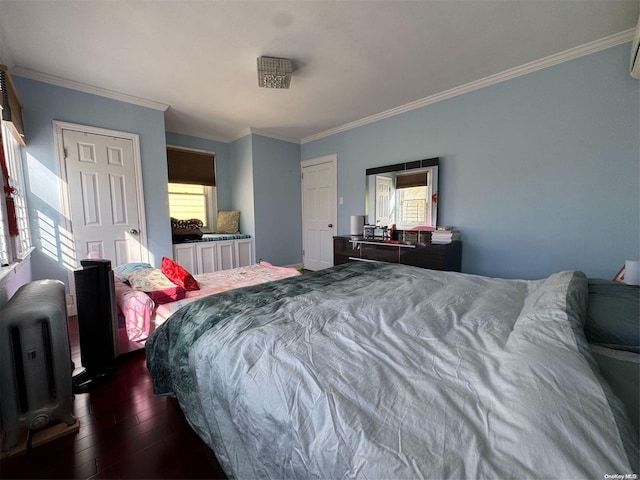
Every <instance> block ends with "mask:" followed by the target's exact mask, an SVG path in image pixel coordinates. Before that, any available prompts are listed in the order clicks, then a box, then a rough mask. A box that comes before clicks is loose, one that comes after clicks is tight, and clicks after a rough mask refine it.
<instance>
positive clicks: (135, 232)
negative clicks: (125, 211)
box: [129, 228, 140, 235]
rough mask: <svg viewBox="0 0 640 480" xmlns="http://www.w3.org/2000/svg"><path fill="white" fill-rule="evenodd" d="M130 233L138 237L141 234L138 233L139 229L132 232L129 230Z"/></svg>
mask: <svg viewBox="0 0 640 480" xmlns="http://www.w3.org/2000/svg"><path fill="white" fill-rule="evenodd" d="M129 233H131V234H132V235H138V233H140V232H138V230H137V229H135V228H132V229H131V230H129Z"/></svg>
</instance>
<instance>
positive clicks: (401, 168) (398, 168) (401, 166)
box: [365, 157, 440, 230]
mask: <svg viewBox="0 0 640 480" xmlns="http://www.w3.org/2000/svg"><path fill="white" fill-rule="evenodd" d="M439 165H440V157H434V158H427V159H424V160H414V161H411V162H405V163H395V164H393V165H384V166H382V167H373V168H367V169H366V170H365V174H366V182H367V184H366V188H365V192H366V193H365V223H369V221H370V218H369V215H370V214H371V211H372V208H373V212H375V205H370V204H369V202H370V201H371V198H370V197H371V196H372V195H373V197H374V200H373V201H375V193H372V192H370V188H369V187H370V181H369V178H370V177H369V176H370V175H380V174H383V173H396V174H398V173H410V171H412V170H419V169H424V170H431V172H432V179H433V191H432V196H435V198H436V201H435V202H431V209H432V210H431V221H432V225H425V227H428V228H429V229H433V230H435V228H436V225H437V222H438V203H439V202H438V200H439V198H438V197H439V195H438V183H439V181H438V174H439V168H438V167H439ZM374 214H375V213H374ZM398 228H400V227H398ZM419 230H422V229H419Z"/></svg>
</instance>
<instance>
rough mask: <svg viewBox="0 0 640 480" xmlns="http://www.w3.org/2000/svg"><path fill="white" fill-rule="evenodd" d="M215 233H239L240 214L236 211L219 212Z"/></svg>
mask: <svg viewBox="0 0 640 480" xmlns="http://www.w3.org/2000/svg"><path fill="white" fill-rule="evenodd" d="M216 233H240V212H239V211H238V210H230V211H224V210H222V211H219V212H218V225H217V227H216Z"/></svg>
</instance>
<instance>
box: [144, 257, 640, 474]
mask: <svg viewBox="0 0 640 480" xmlns="http://www.w3.org/2000/svg"><path fill="white" fill-rule="evenodd" d="M629 288H632V289H633V288H634V287H629ZM634 296H635V297H634ZM634 298H635V301H636V304H637V288H636V289H635V290H631V300H632V302H633V300H634ZM590 299H591V295H590V281H589V280H588V279H587V278H586V277H585V276H584V274H582V273H580V272H560V273H557V274H554V275H551V276H550V277H548V278H546V279H543V280H535V281H525V280H502V279H494V278H487V277H481V276H474V275H468V274H461V273H453V272H438V271H432V270H426V269H419V268H415V267H408V266H403V265H396V264H380V263H360V262H354V263H349V264H345V265H340V266H338V267H333V268H330V269H327V270H323V271H319V272H315V273H310V274H305V275H301V276H299V275H296V276H292V277H290V278H283V279H280V280H276V281H271V282H268V283H263V284H260V285H253V286H247V287H245V288H238V289H233V290H228V291H225V292H222V293H219V294H217V295H210V296H201V297H200V298H198V299H197V301H191V302H189V303H187V304H186V305H182V308H180V309H179V310H177V311H176V310H175V309H172V313H173V314H172V315H171V316H170V318H169V319H168V320H167V321H166V322H164V323H163V324H162V325H160V326H159V327H157V329H156V330H155V331H154V332H153V333H152V334H151V336H150V337H149V338H148V340H147V342H146V350H147V365H148V368H149V371H150V372H151V375H152V380H153V387H154V392H155V393H156V394H158V395H171V396H175V397H177V399H178V401H179V403H180V406H181V408H182V410H183V411H184V413H185V416H186V418H187V420H188V421H189V423H190V424H191V426H192V427H193V428H194V430H195V431H196V432H197V433H198V434H199V435H200V437H201V438H202V439H203V440H204V441H205V442H206V443H207V444H208V445H209V446H210V447H211V448H212V449H213V451H214V452H215V453H216V455H217V457H218V459H219V461H220V464H221V465H222V467H223V468H224V470H225V472H227V474H228V475H229V476H230V477H236V478H323V479H324V478H344V477H359V478H376V479H377V478H613V477H607V475H623V476H624V475H625V474H637V473H638V471H639V470H638V463H639V460H638V441H637V432H636V430H635V428H634V422H633V421H631V420H630V416H629V414H628V410H629V408H630V407H629V405H627V406H625V404H624V403H623V401H622V400H621V399H620V398H618V396H616V393H615V392H614V391H613V389H612V388H611V386H610V385H609V383H608V382H607V381H605V379H604V378H603V376H602V372H601V370H600V369H599V367H598V364H597V363H596V361H595V359H594V355H593V354H592V351H591V349H590V346H589V344H588V343H587V339H586V337H585V333H584V331H585V328H584V327H585V322H586V321H587V317H588V312H589V308H590V302H591V300H590ZM634 322H635V325H636V330H637V322H638V319H637V316H636V318H635V319H631V323H632V325H633V324H634ZM632 330H633V326H632ZM632 335H633V331H632ZM623 336H624V335H623ZM634 342H635V343H636V346H633V345H632V346H631V347H630V348H627V347H628V345H622V347H621V350H620V352H621V353H620V354H621V355H622V356H623V357H624V356H625V355H627V356H629V355H630V357H629V358H631V360H629V358H625V359H624V361H625V362H627V366H629V365H631V368H630V369H629V372H630V373H628V374H627V376H626V377H623V378H622V380H621V382H622V384H623V385H627V384H628V383H629V382H631V385H632V388H631V391H633V385H635V389H636V390H637V385H638V373H637V372H638V368H637V366H638V364H637V356H638V351H637V343H638V342H637V339H635V340H633V341H632V342H631V343H634ZM614 343H615V340H614ZM622 343H623V344H624V343H625V342H624V341H623V342H622ZM610 347H612V345H607V346H606V347H602V349H603V350H604V351H608V350H609V349H610ZM614 348H615V346H614ZM634 349H636V350H635V351H634ZM628 350H631V352H630V351H628ZM600 354H602V351H601V352H600ZM634 359H635V360H634ZM616 361H617V360H616ZM629 362H630V363H629ZM634 362H635V363H634ZM612 369H613V371H616V372H620V371H621V369H620V368H618V366H617V364H616V363H615V362H614V366H613V367H612ZM631 408H632V407H631ZM636 409H637V405H636ZM635 420H636V421H637V416H636V417H635ZM627 478H633V477H627Z"/></svg>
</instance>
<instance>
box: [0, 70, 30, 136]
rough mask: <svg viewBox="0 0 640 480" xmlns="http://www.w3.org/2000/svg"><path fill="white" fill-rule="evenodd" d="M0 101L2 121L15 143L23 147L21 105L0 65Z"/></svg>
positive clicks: (7, 71) (5, 71)
mask: <svg viewBox="0 0 640 480" xmlns="http://www.w3.org/2000/svg"><path fill="white" fill-rule="evenodd" d="M0 101H1V103H2V120H3V121H4V122H5V125H6V126H7V127H8V128H9V130H10V132H11V134H12V135H13V136H14V137H15V139H16V141H17V142H18V143H19V144H20V145H23V146H24V145H25V142H24V122H23V120H22V103H21V102H20V98H19V97H18V92H16V88H15V86H14V85H13V81H12V80H11V76H10V75H9V70H8V69H7V67H6V66H4V65H0Z"/></svg>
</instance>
